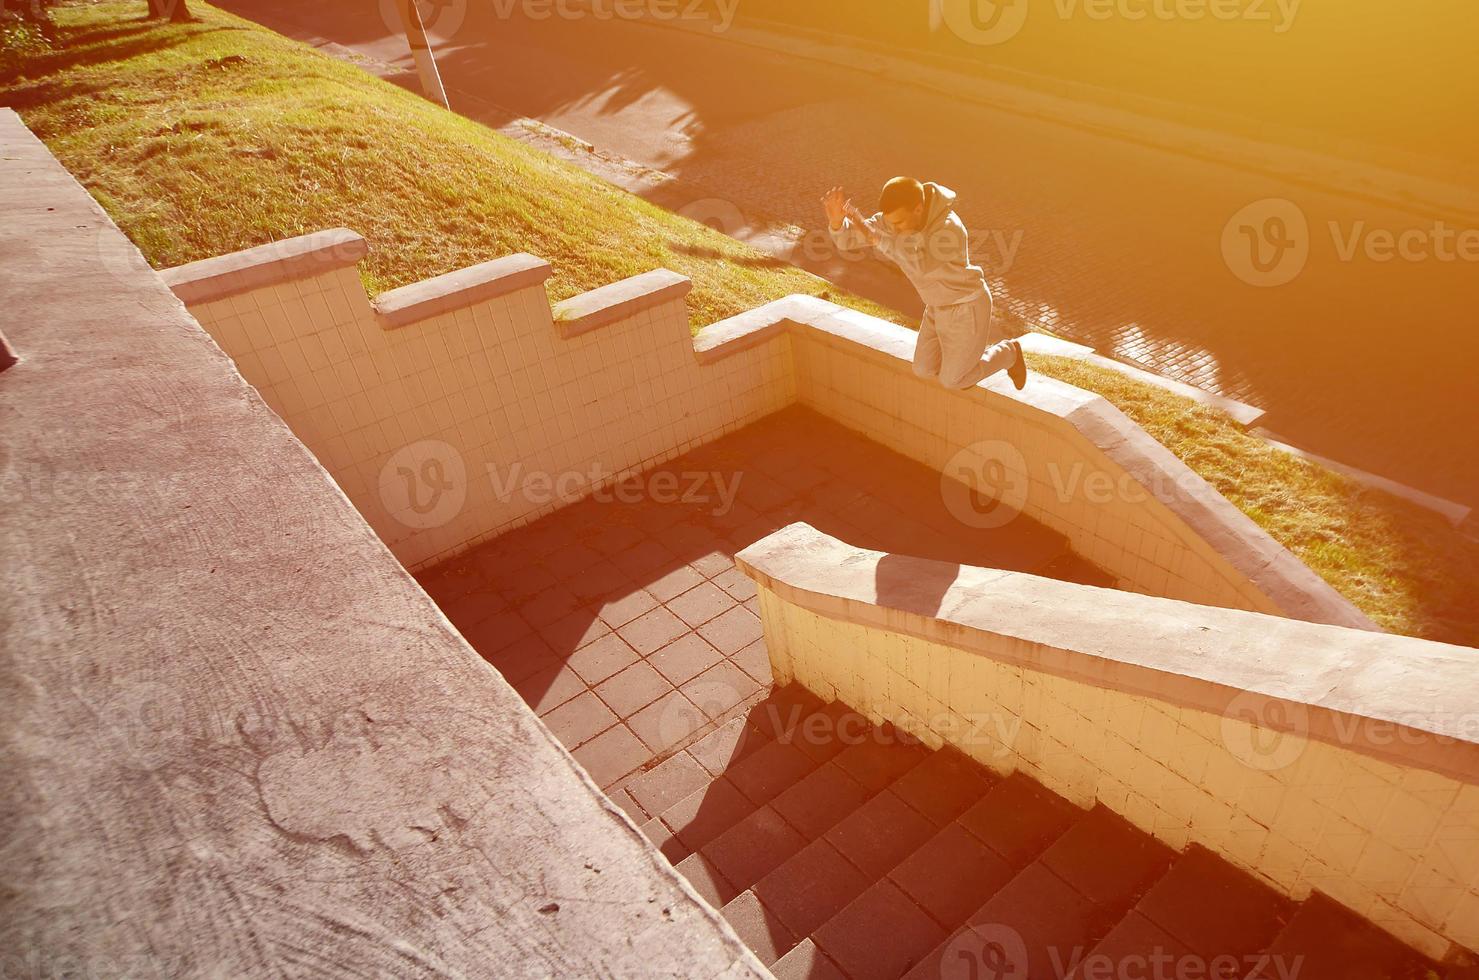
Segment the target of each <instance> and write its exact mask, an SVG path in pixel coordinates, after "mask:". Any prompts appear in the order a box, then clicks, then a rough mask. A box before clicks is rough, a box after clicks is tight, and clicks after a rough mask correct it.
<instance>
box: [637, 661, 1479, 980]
mask: <svg viewBox="0 0 1479 980" xmlns="http://www.w3.org/2000/svg"><path fill="white" fill-rule="evenodd" d="M630 789H631V792H632V794H633V796H634V797H636V798H637V799H638V800H640V801H641V802H642V803H643V805H644V807H645V808H646V809H647V810H648V812H656V813H658V814H659V816H658V817H655V818H653V819H651V820H649V821H648V822H647V823H646V824H645V825H644V826H643V831H644V833H646V834H647V835H648V837H649V838H650V839H651V840H652V841H653V842H654V843H655V844H656V845H657V846H658V847H659V848H660V849H661V850H662V852H663V853H664V854H665V855H666V856H667V857H668V859H669V860H670V861H672V862H673V864H674V865H676V867H677V868H678V870H679V871H680V872H682V873H683V874H684V875H685V876H686V877H687V878H688V880H689V881H690V882H691V883H692V885H693V886H694V887H695V889H696V890H697V891H698V892H699V893H700V894H702V895H703V896H704V897H705V898H706V899H707V900H708V901H709V902H710V903H711V904H713V905H714V906H715V907H716V908H721V909H722V910H723V913H724V915H725V917H726V918H727V919H728V920H729V922H730V924H731V925H732V926H733V927H734V928H735V930H736V932H738V933H739V935H740V936H741V937H742V938H743V939H744V940H745V942H746V943H747V944H748V945H749V946H750V948H751V949H753V950H754V951H755V953H756V955H757V956H759V958H760V959H761V960H762V961H763V962H764V963H765V964H766V965H767V966H768V967H770V968H771V970H772V971H773V972H774V973H775V975H776V976H777V977H780V978H783V980H785V978H801V977H815V978H832V977H846V978H852V980H873V978H878V980H882V978H897V977H905V976H907V977H911V978H942V977H950V978H955V977H959V978H962V980H966V978H969V980H991V978H1000V980H1005V978H1031V980H1065V978H1074V980H1096V978H1098V980H1103V978H1110V977H1113V978H1115V980H1119V978H1122V977H1125V978H1127V977H1145V978H1147V980H1149V978H1157V980H1158V978H1166V980H1170V978H1181V977H1186V978H1190V977H1193V976H1195V977H1201V978H1211V977H1219V978H1222V977H1225V978H1234V980H1296V978H1297V980H1326V978H1329V980H1378V978H1391V980H1428V978H1438V977H1442V976H1444V974H1443V972H1442V971H1441V970H1440V969H1439V968H1438V967H1436V966H1435V965H1434V964H1432V963H1430V962H1429V961H1427V960H1425V959H1424V958H1423V957H1422V956H1420V955H1419V954H1417V953H1416V952H1415V951H1413V950H1410V949H1408V948H1407V947H1405V946H1403V945H1401V944H1400V943H1398V942H1397V941H1396V940H1395V939H1392V938H1391V937H1389V936H1388V935H1387V934H1386V933H1384V932H1382V931H1380V930H1379V929H1377V928H1376V927H1375V926H1373V925H1371V924H1370V923H1367V922H1365V921H1363V920H1361V919H1359V918H1358V917H1356V916H1355V915H1353V914H1351V913H1349V912H1347V911H1346V910H1344V909H1343V908H1341V907H1340V906H1338V905H1336V904H1335V903H1333V902H1331V901H1329V900H1327V899H1325V898H1323V897H1321V896H1319V895H1316V896H1314V897H1312V898H1311V899H1309V900H1308V901H1306V902H1304V903H1302V904H1296V903H1293V902H1291V901H1290V900H1288V899H1286V898H1284V897H1282V896H1280V895H1279V894H1277V893H1276V892H1275V891H1273V890H1272V889H1270V888H1268V887H1267V886H1265V885H1263V884H1261V883H1260V882H1257V881H1256V880H1254V879H1253V878H1252V877H1250V876H1248V875H1246V874H1245V873H1243V872H1241V871H1239V870H1237V869H1235V868H1234V867H1233V866H1231V865H1230V864H1228V863H1227V862H1225V861H1223V860H1222V859H1221V858H1218V857H1217V856H1215V855H1213V854H1212V853H1211V852H1209V851H1206V850H1204V849H1202V848H1200V847H1198V846H1196V845H1193V846H1191V847H1190V848H1188V849H1187V850H1186V851H1185V852H1184V853H1179V854H1178V853H1176V852H1175V851H1173V850H1171V849H1170V848H1168V847H1167V846H1165V845H1164V844H1162V843H1161V842H1159V841H1158V840H1156V839H1155V838H1154V837H1151V836H1150V835H1148V834H1145V833H1143V832H1141V831H1139V830H1137V829H1136V828H1135V827H1133V826H1132V825H1131V824H1129V823H1128V822H1127V821H1125V820H1124V819H1122V818H1120V817H1118V816H1116V815H1115V814H1113V813H1112V812H1110V811H1109V810H1107V809H1105V808H1103V807H1096V808H1095V809H1093V810H1090V811H1087V812H1085V811H1083V810H1080V809H1078V808H1076V807H1075V806H1073V805H1072V804H1070V803H1068V802H1067V801H1065V800H1063V799H1062V798H1060V797H1058V796H1056V795H1055V794H1053V793H1051V792H1049V791H1048V790H1046V789H1045V788H1043V787H1042V786H1040V785H1039V784H1037V783H1035V782H1033V781H1031V780H1030V779H1027V778H1025V777H1023V776H1021V775H1013V776H1011V777H1008V778H1005V779H1003V778H999V777H997V776H996V775H994V774H993V773H992V772H991V771H990V770H988V769H986V768H984V767H982V766H981V765H979V764H978V763H976V762H974V761H973V760H971V759H969V758H968V757H966V756H965V755H963V754H961V753H960V752H959V751H957V750H955V749H952V748H948V747H947V748H944V749H941V750H938V751H929V750H928V749H927V748H925V747H924V746H923V745H921V744H919V743H918V742H917V741H915V740H913V739H911V738H909V737H908V736H906V735H904V734H903V733H901V732H899V731H897V730H896V729H894V728H893V727H892V726H888V725H885V726H881V727H875V726H872V725H870V724H868V722H867V720H866V719H864V718H863V717H861V716H860V715H857V714H856V713H854V712H852V711H850V710H848V709H847V708H845V707H844V706H842V705H840V704H837V703H832V704H824V703H822V702H821V701H820V700H818V699H817V698H816V697H814V696H813V695H811V694H810V693H809V692H807V691H805V690H803V689H801V688H799V687H795V686H793V687H788V688H782V689H777V690H775V691H772V692H771V693H770V695H769V696H768V697H767V698H766V699H765V700H764V701H761V702H759V703H758V704H756V705H754V706H753V707H752V708H751V709H750V710H749V712H748V714H747V715H745V716H744V717H739V718H735V719H733V720H731V721H730V722H728V723H727V724H725V725H724V726H722V727H720V728H719V729H717V730H716V731H714V732H713V733H712V734H710V735H709V736H707V737H705V738H704V739H702V740H700V741H699V742H696V743H695V744H693V745H691V746H689V747H688V749H687V750H686V751H684V752H682V753H680V754H678V755H675V756H673V757H671V758H669V759H667V760H666V761H664V762H663V763H661V764H660V765H659V766H657V767H655V768H654V769H652V770H650V771H649V772H647V773H644V774H643V776H642V777H640V778H639V780H637V781H636V782H634V783H633V784H631V786H630ZM1136 957H1139V958H1138V959H1137V958H1136ZM1157 964H1159V966H1157ZM1127 969H1129V971H1130V972H1126V970H1127ZM1461 975H1462V976H1465V977H1468V976H1470V975H1471V974H1470V973H1468V972H1462V973H1461V972H1457V971H1456V972H1450V973H1448V974H1447V976H1448V977H1450V978H1454V980H1456V978H1458V977H1459V976H1461Z"/></svg>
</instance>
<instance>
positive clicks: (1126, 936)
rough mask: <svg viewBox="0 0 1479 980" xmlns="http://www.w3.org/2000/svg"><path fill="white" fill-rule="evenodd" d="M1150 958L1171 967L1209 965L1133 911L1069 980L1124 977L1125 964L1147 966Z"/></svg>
mask: <svg viewBox="0 0 1479 980" xmlns="http://www.w3.org/2000/svg"><path fill="white" fill-rule="evenodd" d="M1147 956H1158V957H1161V959H1162V961H1163V962H1164V961H1166V958H1169V961H1170V962H1171V963H1187V962H1198V963H1209V961H1206V960H1203V959H1201V958H1200V957H1199V956H1198V954H1197V953H1195V952H1194V951H1193V950H1192V949H1191V947H1190V946H1187V945H1186V944H1185V943H1183V942H1182V941H1181V940H1179V939H1177V938H1176V937H1175V936H1173V935H1171V934H1170V933H1169V932H1167V931H1166V930H1164V929H1162V928H1161V927H1160V926H1158V925H1156V924H1155V923H1154V922H1152V921H1150V920H1149V919H1147V918H1146V917H1145V916H1143V915H1141V914H1140V913H1139V912H1136V911H1133V910H1132V911H1130V912H1129V913H1127V914H1126V915H1125V917H1124V918H1123V919H1121V920H1120V921H1119V922H1118V923H1116V924H1115V926H1114V928H1113V929H1111V930H1109V934H1108V935H1106V936H1105V937H1104V938H1103V939H1101V940H1100V941H1099V942H1098V943H1097V944H1096V945H1095V946H1094V948H1093V949H1092V950H1090V951H1089V952H1088V954H1087V956H1086V957H1085V958H1084V959H1083V960H1081V961H1079V963H1078V966H1077V967H1076V968H1075V969H1074V970H1073V972H1072V973H1070V974H1069V975H1068V980H1093V978H1096V977H1104V976H1111V977H1112V976H1119V975H1121V973H1122V971H1121V969H1120V965H1121V964H1123V963H1127V962H1130V963H1138V964H1142V965H1143V964H1145V963H1146V962H1147V961H1146V959H1145V957H1147ZM1136 957H1139V958H1138V959H1136Z"/></svg>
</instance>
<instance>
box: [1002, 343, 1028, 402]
mask: <svg viewBox="0 0 1479 980" xmlns="http://www.w3.org/2000/svg"><path fill="white" fill-rule="evenodd" d="M1011 344H1012V350H1013V351H1015V352H1016V354H1017V359H1016V360H1015V361H1013V362H1012V366H1011V367H1009V368H1007V377H1009V378H1011V379H1012V384H1014V385H1016V386H1017V390H1018V391H1021V390H1022V389H1023V388H1025V387H1027V358H1025V357H1023V356H1022V345H1021V344H1020V343H1018V342H1017V341H1015V340H1014V341H1012V342H1011Z"/></svg>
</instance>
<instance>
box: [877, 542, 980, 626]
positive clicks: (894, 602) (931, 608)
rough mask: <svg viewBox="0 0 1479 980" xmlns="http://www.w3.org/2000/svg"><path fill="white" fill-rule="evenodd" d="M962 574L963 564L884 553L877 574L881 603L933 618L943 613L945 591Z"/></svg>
mask: <svg viewBox="0 0 1479 980" xmlns="http://www.w3.org/2000/svg"><path fill="white" fill-rule="evenodd" d="M959 576H960V566H959V565H952V564H948V563H945V562H937V561H927V560H925V559H922V558H911V557H909V556H908V555H893V554H890V555H884V556H883V558H882V559H880V560H879V562H878V570H877V572H876V573H875V576H874V586H875V588H876V590H877V595H878V604H879V605H880V606H886V607H889V608H893V609H903V610H905V611H906V612H911V613H916V614H918V615H920V616H931V617H933V616H935V615H936V614H937V613H939V611H940V603H941V601H942V600H944V598H945V593H946V592H948V591H949V589H950V586H951V585H953V584H954V583H955V580H956V579H957V578H958V577H959Z"/></svg>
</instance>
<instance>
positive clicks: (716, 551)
mask: <svg viewBox="0 0 1479 980" xmlns="http://www.w3.org/2000/svg"><path fill="white" fill-rule="evenodd" d="M598 496H599V499H597V498H588V499H586V500H583V501H581V502H579V503H576V504H573V505H571V506H569V507H565V508H562V509H561V510H559V511H556V512H555V513H553V514H550V515H548V516H546V517H544V518H542V519H540V520H538V521H536V522H534V523H532V524H529V525H527V526H525V527H523V528H520V529H518V530H516V531H513V532H510V533H508V534H505V535H503V536H501V537H499V538H497V539H495V540H493V541H491V542H489V543H488V544H485V545H483V546H481V547H479V548H477V549H475V550H474V551H472V552H470V553H468V554H466V555H464V556H461V557H459V558H458V559H455V560H454V561H452V562H450V563H447V564H445V565H442V566H439V567H437V568H434V569H432V570H430V571H429V572H428V573H426V574H424V575H421V576H420V579H421V582H422V584H423V586H424V587H425V588H426V589H427V591H428V592H429V593H430V594H431V596H432V597H433V598H434V599H436V600H437V602H438V603H439V604H440V605H441V606H442V608H443V610H444V611H445V612H446V613H447V615H448V617H449V618H450V619H451V620H452V622H453V623H455V624H456V625H457V627H458V628H459V629H460V630H462V632H463V635H464V636H466V637H467V639H468V640H469V642H471V643H472V645H473V646H474V647H475V648H476V649H477V650H478V652H479V653H481V654H482V655H483V656H484V657H485V658H486V659H487V660H488V661H489V663H491V664H492V665H493V666H494V667H496V668H497V669H498V670H499V671H500V672H501V673H502V674H503V676H504V677H505V678H506V679H507V680H508V681H509V683H511V684H512V685H513V686H514V688H515V689H517V690H518V691H519V693H520V694H521V695H523V697H524V699H525V700H526V701H527V702H528V703H529V705H530V706H531V707H532V708H533V709H534V710H535V712H536V713H537V714H539V715H540V716H541V717H542V718H543V719H544V720H545V723H546V724H547V725H549V727H550V729H551V731H553V732H554V734H555V735H556V736H557V737H558V738H560V739H561V741H562V742H563V743H564V744H565V745H566V747H568V748H569V749H570V750H571V751H572V752H573V753H574V755H575V757H576V759H578V760H579V761H580V762H581V764H582V765H584V766H585V767H586V768H587V769H588V770H589V771H590V773H591V775H592V776H593V777H594V778H595V780H596V782H597V783H598V784H600V785H601V786H602V787H603V788H604V789H607V790H608V792H609V793H610V794H611V795H612V797H613V798H614V799H616V800H617V801H618V802H619V803H621V804H622V805H623V806H625V807H627V808H628V809H629V810H630V811H631V812H632V813H633V816H634V817H635V818H636V819H638V820H642V819H645V817H646V816H650V815H651V813H652V812H653V811H651V810H649V809H647V808H646V807H645V806H644V805H643V804H642V803H641V802H640V796H639V799H633V797H632V793H630V792H628V789H629V785H628V784H631V783H632V782H633V781H634V780H635V779H636V778H637V776H639V775H640V776H645V775H647V772H646V770H653V771H654V772H659V771H662V770H664V769H665V768H666V765H667V763H664V761H663V760H670V761H671V759H672V758H674V753H676V752H677V751H679V750H680V749H682V748H683V747H684V746H687V745H690V744H693V743H696V742H698V741H699V740H700V739H703V738H704V737H705V736H707V735H710V734H711V733H713V732H715V731H716V730H717V729H719V728H721V727H722V726H723V724H724V722H725V721H726V719H729V718H731V717H734V716H735V715H737V714H738V713H742V712H743V711H744V710H745V708H746V707H747V706H749V705H753V704H754V703H756V702H757V701H759V700H760V699H761V698H763V697H764V696H765V694H766V692H767V691H768V690H769V689H770V687H771V674H770V658H769V655H768V654H767V652H766V649H765V640H764V638H763V636H762V635H761V627H760V618H759V615H758V600H757V598H756V594H755V586H754V584H753V583H752V582H751V581H750V579H749V578H748V577H747V576H746V575H744V574H743V573H742V572H741V571H740V570H739V569H738V568H737V567H736V566H735V564H734V555H735V553H736V552H738V551H740V550H741V549H743V548H744V547H745V546H746V545H749V544H751V543H753V542H754V541H757V540H759V539H760V538H762V537H764V536H765V535H767V534H770V533H771V532H773V531H775V530H778V529H779V528H781V527H784V526H786V525H787V524H790V523H792V522H794V521H806V522H807V523H809V524H812V525H813V526H815V527H817V528H819V529H821V530H823V531H826V532H828V533H830V534H833V535H835V536H837V537H839V538H841V539H843V540H845V541H848V542H850V543H852V544H857V545H860V546H863V547H868V548H874V549H877V550H882V551H894V552H901V553H905V554H912V555H919V556H923V557H929V558H936V559H940V560H944V561H951V562H958V563H961V564H969V565H986V566H995V567H1005V568H1015V569H1019V570H1024V571H1035V572H1038V573H1040V574H1049V575H1053V576H1055V577H1059V578H1067V579H1072V580H1075V581H1083V582H1091V583H1094V584H1108V578H1107V576H1105V575H1104V573H1102V572H1101V571H1100V570H1098V569H1096V568H1094V567H1093V566H1092V565H1090V564H1088V563H1087V562H1085V561H1083V560H1082V559H1080V558H1078V557H1077V556H1075V555H1073V554H1072V553H1071V552H1070V551H1069V550H1068V548H1067V546H1066V543H1065V541H1064V540H1063V539H1062V537H1061V536H1060V535H1057V534H1056V533H1055V532H1052V531H1051V530H1049V529H1047V528H1045V527H1043V526H1041V525H1039V524H1036V523H1035V522H1032V521H1031V520H1029V519H1027V518H1026V517H1025V516H1024V517H1019V518H1018V519H1017V520H1015V521H1013V522H1012V523H1010V524H1008V525H1007V526H1006V527H1003V528H996V529H989V530H982V529H977V528H973V527H969V526H966V525H964V524H961V523H960V522H958V521H957V520H956V519H955V518H954V517H953V516H952V514H951V513H950V510H949V508H948V507H947V506H946V504H945V502H944V500H943V498H942V496H941V494H940V481H939V475H938V473H937V472H935V471H934V470H931V469H929V468H928V467H925V466H923V465H922V464H919V463H916V462H914V461H912V460H909V459H906V458H904V457H902V456H900V455H898V454H896V453H894V452H892V451H890V450H888V449H886V448H884V447H883V446H881V445H879V444H877V443H874V442H872V441H870V440H868V439H866V438H865V437H863V436H861V435H859V434H858V433H856V432H853V431H851V430H849V429H847V428H845V427H843V426H841V425H838V424H837V423H835V422H832V421H830V420H828V419H826V418H824V417H822V416H821V415H818V414H816V413H815V412H812V411H810V410H808V409H805V408H801V407H792V408H788V409H786V410H784V411H782V412H779V413H776V414H775V415H771V416H768V417H766V418H765V419H762V420H760V421H759V422H756V423H755V424H753V425H750V426H747V427H745V428H743V429H741V430H739V431H737V432H734V433H732V434H730V435H728V436H725V437H723V438H721V439H719V440H717V441H714V442H712V443H709V444H707V445H705V446H702V447H700V448H697V449H695V450H693V451H691V452H689V453H687V454H685V455H683V456H681V457H679V458H677V459H674V460H672V461H670V462H668V463H667V464H665V465H664V466H662V467H659V468H657V469H655V470H651V471H649V472H647V473H645V474H642V475H641V476H640V477H637V478H634V479H632V480H629V481H627V482H626V483H624V484H622V485H620V486H619V487H618V488H614V489H612V490H610V491H607V492H606V493H604V494H600V495H598ZM790 748H791V752H792V753H793V754H797V755H799V754H800V753H799V750H797V749H795V748H794V747H790ZM844 761H847V760H844ZM806 762H807V760H806V759H804V758H797V759H791V760H786V759H774V760H768V762H767V766H766V767H765V768H762V769H757V771H756V773H755V774H754V776H753V781H755V782H757V783H758V782H760V781H763V780H764V779H765V778H767V774H772V773H775V772H783V771H784V770H785V768H786V766H787V764H788V763H794V765H795V766H800V765H805V764H806ZM658 763H663V765H658ZM850 764H854V765H857V766H860V767H866V766H867V764H868V760H867V759H864V758H858V759H856V760H851V762H850ZM694 765H695V766H696V765H697V762H694ZM793 768H794V766H793ZM742 775H743V774H742ZM865 778H866V777H865ZM745 789H746V792H749V793H756V792H763V789H762V788H760V787H758V786H756V785H747V786H746V787H745ZM649 802H650V801H649ZM805 803H806V801H790V805H791V806H793V807H796V808H801V807H804V806H805Z"/></svg>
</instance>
